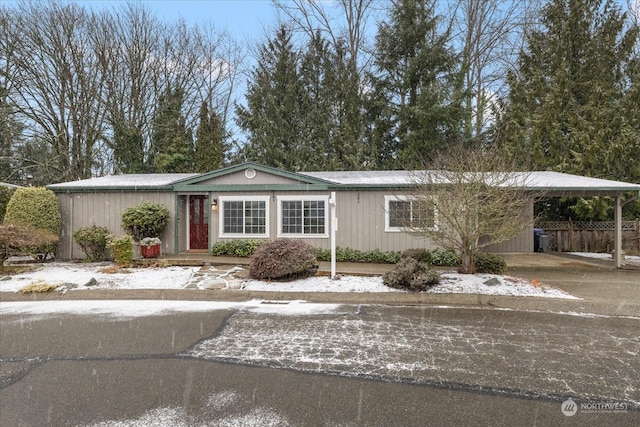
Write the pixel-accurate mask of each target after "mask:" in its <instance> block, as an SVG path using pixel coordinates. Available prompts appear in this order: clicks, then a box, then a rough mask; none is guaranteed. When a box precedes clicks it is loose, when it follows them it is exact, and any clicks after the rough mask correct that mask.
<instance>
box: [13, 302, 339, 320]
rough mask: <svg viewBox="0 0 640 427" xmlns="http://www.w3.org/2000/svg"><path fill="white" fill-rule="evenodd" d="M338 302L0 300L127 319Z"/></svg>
mask: <svg viewBox="0 0 640 427" xmlns="http://www.w3.org/2000/svg"><path fill="white" fill-rule="evenodd" d="M339 307H340V305H339V304H315V303H306V302H304V301H287V302H286V303H280V302H278V303H276V302H270V301H263V300H251V301H246V302H218V301H166V300H69V301H18V302H3V303H2V305H0V315H30V316H35V317H36V318H38V317H40V318H45V317H47V316H51V315H56V314H61V313H65V314H77V315H83V314H84V315H86V314H92V315H94V316H105V317H113V318H119V319H130V318H134V317H143V316H159V315H163V314H167V313H194V312H208V311H212V310H242V311H248V312H252V313H265V314H280V315H289V316H300V315H312V314H327V313H335V312H336V311H337V310H338V309H339Z"/></svg>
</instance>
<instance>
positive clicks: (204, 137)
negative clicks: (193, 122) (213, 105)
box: [194, 101, 227, 172]
mask: <svg viewBox="0 0 640 427" xmlns="http://www.w3.org/2000/svg"><path fill="white" fill-rule="evenodd" d="M198 116H199V119H200V123H199V124H198V129H197V130H196V146H195V153H194V168H195V170H194V172H210V171H213V170H216V169H219V168H221V167H222V166H223V165H224V158H225V152H226V150H227V147H226V145H225V143H224V129H223V126H222V122H221V121H220V118H219V117H218V115H217V114H215V112H211V113H209V106H208V104H207V102H206V101H203V102H202V106H201V107H200V113H199V114H198Z"/></svg>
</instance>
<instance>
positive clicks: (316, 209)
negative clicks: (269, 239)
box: [278, 196, 329, 237]
mask: <svg viewBox="0 0 640 427" xmlns="http://www.w3.org/2000/svg"><path fill="white" fill-rule="evenodd" d="M327 204H328V197H320V198H316V197H312V198H310V197H308V196H279V197H278V236H282V237H294V236H296V237H327V236H328V235H329V230H328V229H327Z"/></svg>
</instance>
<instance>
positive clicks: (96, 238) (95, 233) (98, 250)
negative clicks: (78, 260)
mask: <svg viewBox="0 0 640 427" xmlns="http://www.w3.org/2000/svg"><path fill="white" fill-rule="evenodd" d="M108 236H109V230H107V228H105V227H98V226H97V225H92V226H91V227H82V228H79V229H77V230H76V231H74V233H73V239H74V240H75V241H76V243H77V244H78V246H80V249H82V252H84V254H85V255H86V256H87V261H90V262H93V261H103V260H104V258H105V249H106V248H107V237H108Z"/></svg>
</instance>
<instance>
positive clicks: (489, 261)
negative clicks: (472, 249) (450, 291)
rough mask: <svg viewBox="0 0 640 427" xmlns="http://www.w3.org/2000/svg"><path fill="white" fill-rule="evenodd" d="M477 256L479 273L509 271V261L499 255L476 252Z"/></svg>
mask: <svg viewBox="0 0 640 427" xmlns="http://www.w3.org/2000/svg"><path fill="white" fill-rule="evenodd" d="M475 258H476V272H477V273H488V274H504V273H505V272H506V271H507V263H506V262H505V260H504V259H503V258H502V257H500V256H498V255H494V254H489V253H486V252H476V253H475Z"/></svg>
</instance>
